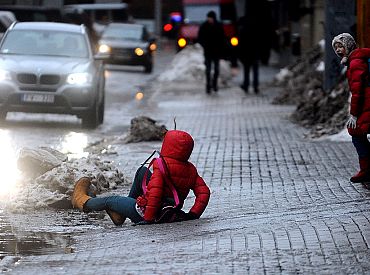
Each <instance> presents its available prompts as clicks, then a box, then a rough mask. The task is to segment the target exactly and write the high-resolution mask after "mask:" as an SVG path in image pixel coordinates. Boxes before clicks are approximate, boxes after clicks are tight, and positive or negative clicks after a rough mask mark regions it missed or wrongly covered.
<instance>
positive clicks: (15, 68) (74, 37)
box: [0, 22, 105, 128]
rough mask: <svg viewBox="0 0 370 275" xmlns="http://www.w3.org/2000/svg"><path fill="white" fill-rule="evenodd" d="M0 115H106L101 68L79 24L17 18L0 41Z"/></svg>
mask: <svg viewBox="0 0 370 275" xmlns="http://www.w3.org/2000/svg"><path fill="white" fill-rule="evenodd" d="M0 58H1V64H0V119H2V120H4V119H5V118H6V115H7V113H8V112H28V113H57V114H71V115H76V116H77V117H79V118H82V124H83V126H85V127H89V128H94V127H96V126H98V125H99V124H101V123H103V119H104V98H105V97H104V86H105V78H104V66H103V62H102V60H101V59H102V58H103V57H102V56H94V53H93V50H92V47H91V44H90V42H89V39H88V35H87V30H86V28H85V27H84V26H83V25H80V26H78V25H73V24H65V23H53V22H18V23H17V22H15V23H13V24H12V25H11V26H10V27H9V28H8V30H7V31H6V33H5V35H4V37H3V39H2V41H1V43H0Z"/></svg>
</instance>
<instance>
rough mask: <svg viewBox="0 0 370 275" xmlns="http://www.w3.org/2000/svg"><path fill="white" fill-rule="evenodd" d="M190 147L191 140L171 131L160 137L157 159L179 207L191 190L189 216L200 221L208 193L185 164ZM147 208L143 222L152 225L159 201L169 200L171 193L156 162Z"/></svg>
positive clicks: (179, 132) (176, 131) (194, 173)
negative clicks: (161, 141) (148, 222)
mask: <svg viewBox="0 0 370 275" xmlns="http://www.w3.org/2000/svg"><path fill="white" fill-rule="evenodd" d="M193 147H194V141H193V138H192V137H191V136H190V135H189V134H188V133H186V132H184V131H179V130H171V131H168V132H167V133H166V135H165V137H164V140H163V144H162V149H161V155H162V157H163V159H164V161H165V162H166V165H167V168H168V171H169V174H170V176H171V178H172V181H173V184H174V187H175V189H176V191H177V193H178V196H179V200H180V206H182V205H183V203H184V200H185V199H186V197H187V195H188V194H189V191H190V190H193V192H194V194H195V202H194V205H193V207H192V208H191V209H190V212H191V213H192V214H194V215H195V216H196V217H200V216H201V215H202V213H203V212H204V210H205V209H206V206H207V204H208V201H209V197H210V191H209V188H208V186H207V185H206V183H205V182H204V180H203V179H202V178H201V177H200V176H199V175H198V172H197V169H196V168H195V166H194V165H193V164H192V163H190V162H189V161H188V159H189V157H190V155H191V153H192V151H193ZM145 196H146V199H147V204H146V207H145V211H144V219H145V220H146V221H153V220H154V219H155V218H156V216H157V213H158V210H159V209H160V207H161V206H162V201H163V198H166V197H169V198H173V193H172V191H171V189H170V188H169V187H168V186H167V185H166V183H165V182H164V180H163V177H162V174H161V172H160V170H159V167H158V165H157V163H156V162H154V164H153V174H152V176H151V178H150V181H149V183H148V187H147V193H146V195H145Z"/></svg>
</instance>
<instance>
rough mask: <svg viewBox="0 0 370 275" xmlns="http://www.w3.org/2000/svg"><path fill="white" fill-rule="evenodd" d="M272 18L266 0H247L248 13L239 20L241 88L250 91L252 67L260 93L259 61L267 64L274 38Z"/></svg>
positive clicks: (254, 85) (254, 82)
mask: <svg viewBox="0 0 370 275" xmlns="http://www.w3.org/2000/svg"><path fill="white" fill-rule="evenodd" d="M273 34H274V32H273V28H272V18H271V12H270V9H269V6H268V4H267V2H266V1H265V0H258V1H247V2H246V13H245V16H242V17H241V18H240V19H239V22H238V37H239V45H238V57H239V60H240V62H241V63H242V65H243V82H242V84H241V85H240V88H242V89H243V90H244V92H245V93H248V90H249V85H250V79H249V78H250V69H251V68H252V71H253V88H254V92H255V93H256V94H258V93H259V62H260V61H261V62H262V63H263V64H265V65H267V64H268V60H269V57H270V49H271V45H272V39H273Z"/></svg>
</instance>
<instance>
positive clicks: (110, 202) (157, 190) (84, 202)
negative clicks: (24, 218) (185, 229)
mask: <svg viewBox="0 0 370 275" xmlns="http://www.w3.org/2000/svg"><path fill="white" fill-rule="evenodd" d="M193 147H194V140H193V138H192V137H191V136H190V135H189V134H188V133H187V132H184V131H180V130H171V131H168V132H167V133H166V134H165V136H164V140H163V143H162V148H161V153H160V159H161V162H157V161H156V162H153V174H152V173H151V172H150V171H149V169H148V168H147V167H144V166H142V167H140V168H139V169H138V170H137V172H136V175H135V178H134V182H133V184H132V187H131V190H130V193H129V195H128V196H127V197H126V196H107V197H94V196H93V195H92V194H89V186H90V184H91V181H90V179H89V178H88V177H83V178H81V179H79V180H78V181H77V182H76V184H75V187H74V191H73V194H72V198H71V200H72V205H73V206H74V207H76V208H78V209H80V210H81V211H83V212H91V211H103V210H105V211H106V212H107V214H108V215H109V217H110V218H111V219H112V221H113V223H114V224H115V225H121V224H123V223H124V221H125V219H126V218H129V219H130V220H131V221H132V222H133V223H135V224H149V223H156V222H157V221H158V216H159V214H160V211H161V209H162V208H163V206H164V205H172V206H175V204H176V208H177V209H178V213H179V215H180V216H179V218H180V219H179V220H177V221H181V220H193V219H199V217H200V216H201V215H202V213H203V212H204V210H205V209H206V207H207V204H208V201H209V197H210V191H209V188H208V186H207V185H206V183H205V182H204V180H203V179H202V178H201V177H200V176H199V174H198V171H197V169H196V168H195V166H194V165H193V164H192V163H191V162H189V160H188V159H189V157H190V155H191V153H192V151H193ZM162 165H163V166H162ZM161 169H163V170H166V173H165V174H164V173H163V170H161ZM144 179H145V180H144ZM167 179H170V181H171V182H172V184H171V185H170V184H169V183H168V181H167ZM143 180H144V183H147V187H146V190H145V191H146V192H144V190H143V189H144V187H143ZM145 181H146V182H145ZM174 190H175V191H176V192H174ZM190 190H192V191H193V192H194V195H195V201H194V204H193V206H192V207H191V209H190V211H189V212H187V213H185V212H183V211H182V210H181V208H182V206H183V203H184V201H185V199H186V197H187V196H188V194H189V191H190ZM175 194H176V195H175ZM176 201H177V202H176ZM163 222H166V221H163Z"/></svg>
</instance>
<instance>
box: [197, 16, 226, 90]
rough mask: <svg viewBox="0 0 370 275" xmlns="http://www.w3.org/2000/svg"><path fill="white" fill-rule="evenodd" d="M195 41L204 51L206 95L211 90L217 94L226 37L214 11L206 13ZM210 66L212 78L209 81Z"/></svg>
mask: <svg viewBox="0 0 370 275" xmlns="http://www.w3.org/2000/svg"><path fill="white" fill-rule="evenodd" d="M197 41H198V42H199V44H200V45H202V47H203V51H204V63H205V65H206V93H207V94H209V93H211V90H212V89H213V90H214V91H215V92H217V91H218V85H217V84H218V75H219V71H220V59H221V56H222V54H223V51H224V48H225V43H226V37H225V33H224V29H223V26H222V24H221V23H220V22H218V21H217V18H216V13H215V12H214V11H210V12H208V13H207V20H206V21H205V22H204V23H203V24H202V25H201V26H200V28H199V32H198V39H197ZM212 64H213V77H212V79H211V71H212Z"/></svg>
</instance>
